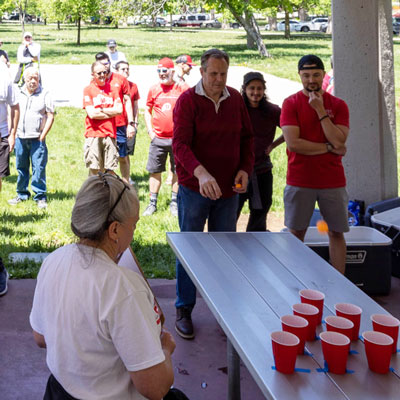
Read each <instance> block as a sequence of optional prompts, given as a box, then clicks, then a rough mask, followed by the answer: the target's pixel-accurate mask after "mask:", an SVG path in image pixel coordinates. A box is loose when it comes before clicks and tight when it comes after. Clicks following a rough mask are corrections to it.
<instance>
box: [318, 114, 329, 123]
mask: <svg viewBox="0 0 400 400" xmlns="http://www.w3.org/2000/svg"><path fill="white" fill-rule="evenodd" d="M325 118H329V115H328V114H326V115H324V116H323V117H321V118H320V119H319V122H321V121H323V120H324V119H325Z"/></svg>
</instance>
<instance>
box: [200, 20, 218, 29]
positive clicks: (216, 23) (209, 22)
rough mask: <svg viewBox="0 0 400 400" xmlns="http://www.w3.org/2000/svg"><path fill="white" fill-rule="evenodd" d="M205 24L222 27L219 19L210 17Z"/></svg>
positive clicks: (207, 26)
mask: <svg viewBox="0 0 400 400" xmlns="http://www.w3.org/2000/svg"><path fill="white" fill-rule="evenodd" d="M203 26H205V27H206V28H217V29H220V28H222V24H221V22H219V21H218V20H217V19H210V20H209V21H206V22H204V24H203Z"/></svg>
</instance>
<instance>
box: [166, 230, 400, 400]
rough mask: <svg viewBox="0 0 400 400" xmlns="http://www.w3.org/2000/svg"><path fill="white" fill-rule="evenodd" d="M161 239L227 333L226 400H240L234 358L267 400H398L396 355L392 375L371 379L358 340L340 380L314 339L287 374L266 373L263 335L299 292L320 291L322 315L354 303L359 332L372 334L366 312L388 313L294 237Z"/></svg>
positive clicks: (268, 353) (267, 347) (267, 350)
mask: <svg viewBox="0 0 400 400" xmlns="http://www.w3.org/2000/svg"><path fill="white" fill-rule="evenodd" d="M167 240H168V243H169V244H170V246H171V247H172V249H173V251H174V252H175V254H176V255H177V257H178V258H179V259H180V261H181V262H182V264H183V266H184V268H185V270H186V271H187V273H188V274H189V276H190V277H191V279H192V281H193V283H194V284H195V285H196V287H197V289H198V290H199V292H200V293H201V295H202V297H203V298H204V300H205V301H206V303H207V305H208V307H209V308H210V310H211V312H212V313H213V315H214V316H215V318H216V320H217V321H218V323H219V324H220V326H221V328H222V329H223V330H224V332H225V334H226V335H227V338H228V349H227V350H228V375H229V379H228V385H229V390H228V398H229V399H230V400H233V399H240V383H239V379H240V372H239V371H240V364H239V357H240V359H241V360H242V361H243V363H244V364H245V365H246V367H247V369H248V370H249V372H250V373H251V375H252V376H253V378H254V380H255V381H256V382H257V384H258V385H259V387H260V389H261V391H262V392H263V394H264V395H265V397H266V398H268V399H280V400H281V399H290V400H292V399H295V398H296V399H321V398H324V399H332V400H333V399H335V400H336V399H360V398H362V399H374V400H376V399H385V400H386V399H387V400H389V399H398V398H399V393H400V378H399V376H398V373H400V362H399V360H398V358H399V357H400V356H396V355H393V357H392V362H391V367H392V368H393V372H390V373H388V374H386V375H378V374H375V373H373V372H371V371H370V370H369V369H368V365H367V360H366V357H365V352H364V345H363V343H362V342H361V340H359V341H357V342H353V343H352V345H351V349H352V354H350V355H349V359H348V364H347V368H348V370H349V373H346V374H345V375H335V374H330V373H327V372H324V371H323V368H324V360H323V355H322V350H321V344H320V341H319V340H317V341H315V342H307V343H306V348H307V351H308V353H309V355H302V356H298V357H297V361H296V368H298V369H299V370H298V371H297V372H295V373H294V374H292V375H284V374H281V373H279V372H277V371H275V370H274V369H273V365H274V359H273V354H272V347H271V341H270V337H269V335H270V333H271V332H273V331H275V330H281V324H280V319H279V318H280V317H281V316H282V315H285V314H291V313H292V310H291V306H292V304H294V303H298V302H300V299H299V294H298V291H299V290H300V289H303V288H311V289H317V290H320V291H322V292H323V293H325V304H324V317H326V316H327V315H333V314H334V304H335V303H339V302H348V303H353V304H357V305H359V306H360V307H361V308H362V309H363V314H362V320H361V328H360V332H363V331H365V330H372V326H371V322H370V318H369V317H370V315H371V314H373V313H387V312H386V311H385V310H384V309H383V308H382V307H380V306H379V305H378V304H377V303H376V302H375V301H373V300H372V299H371V298H370V297H368V296H367V295H366V294H365V293H363V292H362V291H361V290H360V289H358V288H357V287H356V286H355V285H353V284H352V283H351V282H350V281H349V280H348V279H346V278H345V277H344V276H343V275H341V274H340V273H338V272H337V271H336V270H335V269H334V268H333V267H332V266H331V265H329V264H328V263H326V262H325V261H324V260H323V259H322V258H320V257H319V256H318V255H317V254H315V253H314V252H313V251H312V250H310V249H309V248H308V247H307V246H305V245H304V244H303V243H302V242H300V241H299V240H298V239H296V238H295V237H294V236H293V235H291V234H290V233H268V232H265V233H264V232H263V233H220V232H219V233H195V232H193V233H192V232H190V233H186V232H184V233H167ZM194 319H195V314H194ZM324 329H325V328H324V327H323V325H321V326H319V327H318V332H320V331H321V330H324ZM321 369H322V371H321ZM307 371H308V372H307Z"/></svg>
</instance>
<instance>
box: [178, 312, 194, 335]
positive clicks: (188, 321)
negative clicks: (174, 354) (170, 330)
mask: <svg viewBox="0 0 400 400" xmlns="http://www.w3.org/2000/svg"><path fill="white" fill-rule="evenodd" d="M175 330H176V332H177V334H178V335H179V336H180V337H182V338H184V339H193V338H194V331H193V323H192V307H180V308H177V309H176V322H175Z"/></svg>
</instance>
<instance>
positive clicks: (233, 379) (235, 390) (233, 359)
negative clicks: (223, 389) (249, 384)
mask: <svg viewBox="0 0 400 400" xmlns="http://www.w3.org/2000/svg"><path fill="white" fill-rule="evenodd" d="M227 354H228V400H240V357H239V355H238V353H237V352H236V350H235V348H234V347H233V346H232V343H231V342H230V341H229V339H227Z"/></svg>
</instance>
